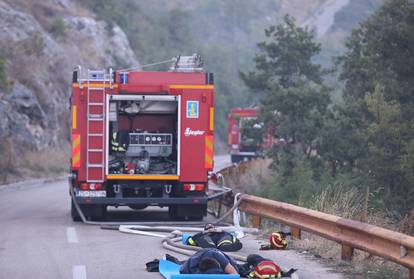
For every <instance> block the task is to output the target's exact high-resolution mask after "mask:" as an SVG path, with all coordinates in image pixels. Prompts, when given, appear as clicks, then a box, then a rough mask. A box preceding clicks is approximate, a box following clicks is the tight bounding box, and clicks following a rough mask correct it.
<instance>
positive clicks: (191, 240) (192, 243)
mask: <svg viewBox="0 0 414 279" xmlns="http://www.w3.org/2000/svg"><path fill="white" fill-rule="evenodd" d="M187 242H188V244H190V245H192V246H195V245H196V243H195V242H194V240H193V238H192V237H189V238H188V239H187Z"/></svg>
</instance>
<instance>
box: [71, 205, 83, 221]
mask: <svg viewBox="0 0 414 279" xmlns="http://www.w3.org/2000/svg"><path fill="white" fill-rule="evenodd" d="M70 215H71V216H72V220H73V221H74V222H80V221H82V219H81V217H80V216H79V213H78V211H77V210H76V207H75V204H74V203H73V201H72V203H71V206H70Z"/></svg>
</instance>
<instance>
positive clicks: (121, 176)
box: [106, 174, 179, 180]
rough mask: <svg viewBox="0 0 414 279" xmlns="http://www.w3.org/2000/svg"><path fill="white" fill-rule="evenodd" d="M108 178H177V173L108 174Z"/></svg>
mask: <svg viewBox="0 0 414 279" xmlns="http://www.w3.org/2000/svg"><path fill="white" fill-rule="evenodd" d="M106 178H107V179H108V180H116V179H123V180H178V179H179V176H178V175H144V174H109V175H107V176H106Z"/></svg>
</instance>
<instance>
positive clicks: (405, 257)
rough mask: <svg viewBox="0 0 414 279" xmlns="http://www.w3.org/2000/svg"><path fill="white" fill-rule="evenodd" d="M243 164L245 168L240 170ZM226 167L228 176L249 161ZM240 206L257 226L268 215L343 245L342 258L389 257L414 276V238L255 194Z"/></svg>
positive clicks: (296, 232) (245, 197) (295, 230)
mask: <svg viewBox="0 0 414 279" xmlns="http://www.w3.org/2000/svg"><path fill="white" fill-rule="evenodd" d="M239 166H241V169H237V168H239ZM239 166H233V167H229V168H225V169H223V170H222V171H220V172H219V173H221V174H222V175H223V176H224V177H225V178H226V177H229V176H231V175H232V174H237V175H238V174H240V173H243V172H244V171H245V170H246V169H247V168H248V163H246V162H245V163H243V164H241V165H239ZM239 209H240V210H241V211H244V212H246V213H250V214H252V215H253V225H254V226H255V227H257V228H258V227H259V226H260V222H261V218H267V219H270V220H274V221H277V222H279V223H282V224H285V225H288V226H290V227H291V230H292V235H293V236H294V237H296V238H300V236H301V230H304V231H307V232H310V233H313V234H317V235H319V236H321V237H323V238H326V239H330V240H333V241H335V242H337V243H340V244H341V245H342V259H344V260H351V259H352V255H353V249H354V248H356V249H360V250H363V251H366V252H369V253H370V254H372V255H375V256H379V257H382V258H385V259H388V260H390V261H392V262H395V263H398V264H400V265H402V266H405V267H407V268H408V269H409V274H410V277H409V278H410V279H414V237H412V236H409V235H406V234H402V233H399V232H395V231H391V230H388V229H384V228H381V227H377V226H374V225H370V224H367V223H362V222H359V221H355V220H350V219H345V218H342V217H338V216H335V215H330V214H326V213H322V212H319V211H316V210H311V209H306V208H302V207H299V206H295V205H292V204H288V203H283V202H278V201H274V200H269V199H265V198H260V197H256V196H252V195H243V197H242V202H241V203H240V205H239Z"/></svg>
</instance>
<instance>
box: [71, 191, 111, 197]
mask: <svg viewBox="0 0 414 279" xmlns="http://www.w3.org/2000/svg"><path fill="white" fill-rule="evenodd" d="M76 196H78V197H88V198H97V197H99V198H101V197H106V191H77V193H76Z"/></svg>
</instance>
